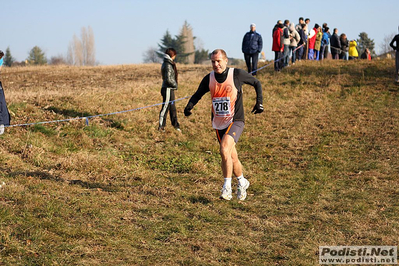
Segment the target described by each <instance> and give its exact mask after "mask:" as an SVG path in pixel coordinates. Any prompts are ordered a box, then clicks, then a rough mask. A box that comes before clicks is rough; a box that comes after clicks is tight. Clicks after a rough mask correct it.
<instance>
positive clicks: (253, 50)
mask: <svg viewBox="0 0 399 266" xmlns="http://www.w3.org/2000/svg"><path fill="white" fill-rule="evenodd" d="M262 48H263V41H262V36H261V35H260V34H259V33H257V32H256V25H255V23H252V24H251V25H250V31H248V32H247V33H245V35H244V38H243V40H242V48H241V50H242V52H243V53H244V58H245V63H246V64H247V69H248V73H251V74H252V75H253V76H255V75H256V70H257V69H258V58H259V53H260V52H262Z"/></svg>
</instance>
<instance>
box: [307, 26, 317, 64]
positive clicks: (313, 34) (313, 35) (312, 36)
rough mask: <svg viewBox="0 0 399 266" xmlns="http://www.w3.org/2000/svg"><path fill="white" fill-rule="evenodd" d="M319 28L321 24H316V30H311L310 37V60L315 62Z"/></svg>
mask: <svg viewBox="0 0 399 266" xmlns="http://www.w3.org/2000/svg"><path fill="white" fill-rule="evenodd" d="M318 28H319V24H315V25H314V28H313V29H311V30H310V32H309V36H308V40H309V42H308V49H309V50H308V59H309V60H315V51H314V47H315V44H316V35H317V29H318Z"/></svg>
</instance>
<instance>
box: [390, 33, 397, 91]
mask: <svg viewBox="0 0 399 266" xmlns="http://www.w3.org/2000/svg"><path fill="white" fill-rule="evenodd" d="M394 43H396V45H395V44H394ZM389 46H391V47H392V49H394V50H395V66H396V70H395V74H396V79H395V81H396V82H397V83H399V34H397V35H395V37H393V39H392V41H391V42H390V44H389Z"/></svg>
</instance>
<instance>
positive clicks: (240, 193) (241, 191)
mask: <svg viewBox="0 0 399 266" xmlns="http://www.w3.org/2000/svg"><path fill="white" fill-rule="evenodd" d="M248 187H249V181H248V180H247V179H245V184H244V185H243V186H242V185H240V184H238V186H237V199H238V200H245V198H246V197H247V189H248Z"/></svg>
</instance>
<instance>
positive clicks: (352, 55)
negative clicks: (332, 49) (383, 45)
mask: <svg viewBox="0 0 399 266" xmlns="http://www.w3.org/2000/svg"><path fill="white" fill-rule="evenodd" d="M358 57H359V53H358V52H357V42H356V41H355V40H351V41H350V42H349V60H353V59H357V58H358Z"/></svg>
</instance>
